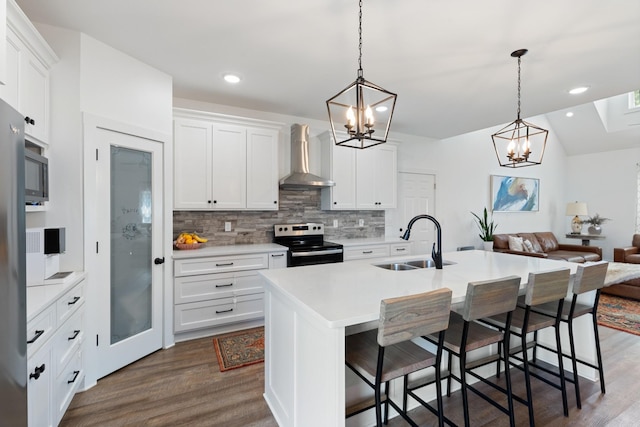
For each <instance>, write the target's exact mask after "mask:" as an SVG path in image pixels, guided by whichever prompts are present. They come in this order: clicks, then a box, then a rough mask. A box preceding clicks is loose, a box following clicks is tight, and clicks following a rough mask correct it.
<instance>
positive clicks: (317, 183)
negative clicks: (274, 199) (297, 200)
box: [280, 124, 336, 190]
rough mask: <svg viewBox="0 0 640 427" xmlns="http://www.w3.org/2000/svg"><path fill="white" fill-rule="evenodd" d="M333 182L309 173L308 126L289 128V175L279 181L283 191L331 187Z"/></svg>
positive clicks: (295, 125)
mask: <svg viewBox="0 0 640 427" xmlns="http://www.w3.org/2000/svg"><path fill="white" fill-rule="evenodd" d="M334 185H336V183H335V182H333V181H330V180H328V179H324V178H321V177H319V176H317V175H314V174H312V173H309V125H299V124H294V125H292V126H291V173H290V174H289V175H287V176H285V177H284V178H282V179H281V180H280V188H283V189H285V190H305V189H308V188H322V187H332V186H334Z"/></svg>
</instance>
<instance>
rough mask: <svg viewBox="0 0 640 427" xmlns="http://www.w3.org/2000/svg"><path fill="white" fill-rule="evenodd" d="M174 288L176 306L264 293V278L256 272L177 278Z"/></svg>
mask: <svg viewBox="0 0 640 427" xmlns="http://www.w3.org/2000/svg"><path fill="white" fill-rule="evenodd" d="M174 287H175V289H174V291H175V294H174V297H175V300H174V303H175V304H183V303H187V302H196V301H205V300H210V299H216V298H227V297H233V296H234V295H242V294H255V293H259V292H262V291H263V286H262V278H261V277H260V275H258V272H257V271H255V270H253V271H238V272H235V273H219V274H203V275H199V276H187V277H177V278H176V279H175V280H174Z"/></svg>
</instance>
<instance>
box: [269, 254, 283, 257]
mask: <svg viewBox="0 0 640 427" xmlns="http://www.w3.org/2000/svg"><path fill="white" fill-rule="evenodd" d="M281 256H284V254H271V257H272V258H278V257H281Z"/></svg>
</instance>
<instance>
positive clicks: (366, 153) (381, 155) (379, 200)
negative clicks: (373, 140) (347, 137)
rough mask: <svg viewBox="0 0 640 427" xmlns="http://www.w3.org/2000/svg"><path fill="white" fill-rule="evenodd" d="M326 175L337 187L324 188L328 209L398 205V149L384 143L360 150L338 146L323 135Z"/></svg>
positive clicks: (326, 135)
mask: <svg viewBox="0 0 640 427" xmlns="http://www.w3.org/2000/svg"><path fill="white" fill-rule="evenodd" d="M320 140H321V142H322V149H321V150H322V168H323V169H322V174H323V176H324V177H326V178H328V179H331V180H333V181H334V182H335V183H336V185H335V186H334V187H327V188H323V189H322V194H321V206H322V209H324V210H353V209H359V210H380V209H392V208H395V207H396V205H397V202H396V198H397V172H398V166H397V163H398V161H397V150H398V148H397V146H396V145H393V144H389V143H387V144H382V145H377V146H375V147H371V148H367V149H363V150H359V149H355V148H349V147H340V146H336V145H335V144H334V142H333V139H332V138H331V135H330V134H329V133H324V134H322V135H320Z"/></svg>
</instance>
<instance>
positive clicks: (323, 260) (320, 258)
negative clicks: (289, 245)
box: [287, 248, 343, 267]
mask: <svg viewBox="0 0 640 427" xmlns="http://www.w3.org/2000/svg"><path fill="white" fill-rule="evenodd" d="M342 261H343V250H342V248H335V249H323V250H319V251H307V250H304V249H302V248H298V249H296V250H289V252H288V253H287V267H299V266H302V265H315V264H329V263H333V262H342Z"/></svg>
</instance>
